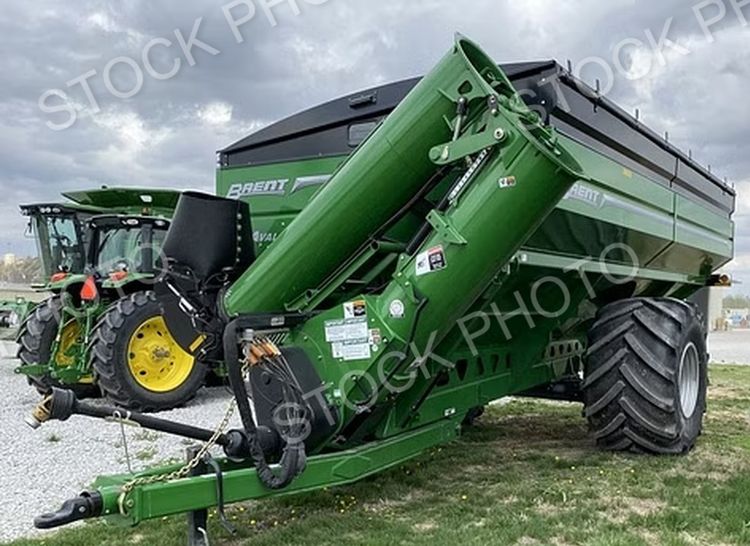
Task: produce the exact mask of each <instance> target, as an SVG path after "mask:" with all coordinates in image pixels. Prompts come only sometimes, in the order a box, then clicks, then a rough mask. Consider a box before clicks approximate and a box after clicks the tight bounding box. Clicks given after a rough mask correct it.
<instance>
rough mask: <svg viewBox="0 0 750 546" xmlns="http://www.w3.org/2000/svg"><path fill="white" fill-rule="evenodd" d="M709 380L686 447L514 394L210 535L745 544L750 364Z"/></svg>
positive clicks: (153, 534) (119, 531) (153, 528)
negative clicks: (605, 446)
mask: <svg viewBox="0 0 750 546" xmlns="http://www.w3.org/2000/svg"><path fill="white" fill-rule="evenodd" d="M711 382H712V385H711V387H710V406H709V410H708V414H707V415H706V422H705V431H704V434H703V436H702V437H701V439H700V441H699V444H698V446H697V448H696V449H695V450H694V451H693V452H692V453H691V454H690V455H688V456H687V457H661V458H657V457H649V456H637V455H615V454H607V453H601V452H599V451H597V450H596V449H595V447H594V445H593V443H592V441H591V438H590V437H589V435H588V434H587V431H586V424H585V421H584V420H583V419H582V418H581V408H580V406H579V405H574V404H558V403H546V402H538V401H528V400H514V401H512V402H511V403H510V404H507V405H504V406H499V407H493V408H492V409H490V410H489V412H488V413H487V414H485V415H484V416H483V417H482V419H481V420H480V422H479V423H478V424H477V426H476V427H474V428H471V429H468V430H467V431H466V433H465V434H464V435H463V436H462V438H461V439H460V440H459V441H456V442H454V443H453V444H450V445H446V446H444V447H443V448H439V449H433V450H431V451H430V452H428V453H426V454H424V455H422V456H421V457H419V458H418V459H415V460H413V461H412V462H410V463H408V464H405V465H404V466H402V467H399V468H396V469H393V470H391V471H389V472H386V473H385V474H381V475H379V476H376V477H374V478H371V479H368V480H365V481H363V482H360V483H358V484H356V485H353V486H348V487H342V488H336V489H330V490H325V491H321V492H318V493H313V494H308V495H305V496H298V497H291V498H287V499H278V500H273V501H264V502H259V503H247V504H244V505H235V506H233V507H232V508H231V509H230V514H231V519H232V520H233V522H234V523H235V524H236V525H237V527H238V529H239V534H238V535H237V536H235V537H231V536H230V535H228V534H227V533H226V532H225V531H223V530H222V529H221V528H220V527H219V526H218V524H217V522H216V518H215V517H213V518H212V520H211V521H212V522H213V525H212V528H211V534H212V539H213V540H212V544H214V545H217V544H218V545H224V546H230V545H231V546H239V545H243V544H248V545H251V544H252V545H282V544H297V545H311V546H312V545H315V546H319V545H323V544H336V545H340V544H347V545H358V544H363V545H364V544H366V545H371V544H383V545H386V544H388V545H391V544H426V545H430V546H436V545H441V544H446V545H455V544H461V545H463V546H467V545H474V544H476V545H485V544H501V545H505V544H508V545H513V544H517V545H523V546H532V545H555V546H564V545H573V544H575V545H578V544H583V545H602V546H603V545H612V546H614V545H643V546H647V545H648V546H651V545H660V544H661V545H665V546H676V545H686V546H689V545H699V544H700V545H711V546H723V545H730V544H731V545H734V544H738V545H739V544H750V472H749V470H750V367H735V366H714V367H712V369H711ZM30 494H33V492H30ZM43 505H44V499H41V498H40V507H42V506H43ZM184 533H185V525H184V519H183V518H182V517H176V518H168V519H165V520H163V521H156V522H149V523H147V524H144V525H141V526H139V527H137V528H132V529H130V528H118V527H112V526H107V525H105V524H103V523H90V524H86V525H83V526H80V527H78V528H74V529H71V530H67V531H63V532H60V533H58V534H55V535H49V536H46V537H45V538H43V539H37V540H21V541H17V542H13V543H12V544H13V545H14V546H32V545H33V546H41V545H45V546H78V545H82V544H92V545H93V544H97V545H99V544H100V545H130V544H143V545H149V546H151V545H158V546H172V545H175V546H178V545H179V546H182V545H184V544H185V535H184Z"/></svg>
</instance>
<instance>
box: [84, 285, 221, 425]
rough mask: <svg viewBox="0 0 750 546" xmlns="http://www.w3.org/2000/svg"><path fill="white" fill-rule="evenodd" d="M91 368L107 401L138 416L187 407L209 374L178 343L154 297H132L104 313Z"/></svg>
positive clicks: (96, 333)
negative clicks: (138, 412)
mask: <svg viewBox="0 0 750 546" xmlns="http://www.w3.org/2000/svg"><path fill="white" fill-rule="evenodd" d="M91 365H92V369H93V370H94V372H95V374H96V378H97V381H98V383H99V387H100V388H101V389H102V392H103V393H104V394H105V395H106V396H107V398H109V399H110V400H111V401H112V402H114V403H115V404H116V405H118V406H121V407H124V408H128V409H131V410H135V411H140V412H152V411H162V410H167V409H172V408H176V407H179V406H181V405H183V404H185V403H186V402H188V401H189V400H190V399H192V398H193V397H194V396H195V394H196V393H197V392H198V390H199V389H200V388H201V387H202V386H203V383H204V381H205V377H206V372H207V366H206V365H205V364H203V363H201V362H199V361H197V360H196V359H195V358H194V357H193V356H192V355H190V354H189V353H187V352H185V351H184V350H183V349H181V348H180V347H179V345H178V344H177V342H176V341H175V340H174V338H173V337H172V335H171V334H170V332H169V330H168V329H167V327H166V324H165V323H164V319H163V317H162V313H161V307H160V305H159V303H158V302H157V300H156V296H155V295H154V293H153V292H136V293H134V294H131V295H130V296H127V297H125V298H122V299H121V300H119V301H118V302H117V303H115V304H114V305H112V306H111V307H110V308H109V309H108V310H107V311H106V312H105V313H104V315H103V316H102V317H101V319H100V321H99V322H98V323H97V325H96V328H95V329H94V333H93V335H92V341H91Z"/></svg>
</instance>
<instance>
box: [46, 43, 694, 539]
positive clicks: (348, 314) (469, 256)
mask: <svg viewBox="0 0 750 546" xmlns="http://www.w3.org/2000/svg"><path fill="white" fill-rule="evenodd" d="M588 180H589V178H588V175H587V173H584V170H583V169H582V168H581V166H580V165H579V162H578V161H577V159H576V158H575V157H574V156H573V155H572V154H571V152H570V151H569V149H568V146H567V145H563V144H562V143H561V141H560V140H559V139H558V135H557V134H556V132H555V131H554V130H553V129H551V128H550V127H548V126H546V125H544V124H542V122H541V118H540V116H539V115H538V114H537V113H536V112H533V111H531V110H530V109H529V108H528V107H527V106H526V105H525V103H524V102H523V101H522V100H521V98H520V97H519V95H518V94H517V93H516V91H515V90H514V88H513V86H512V85H511V83H510V82H509V80H508V79H507V78H506V76H505V74H504V73H503V72H502V71H501V70H500V69H499V68H498V67H497V65H496V64H495V63H494V62H493V61H492V60H491V59H490V58H489V57H487V55H485V53H484V52H482V50H481V49H479V47H477V46H476V45H475V44H473V43H472V42H470V41H469V40H467V39H465V38H463V37H460V36H459V37H458V38H457V40H456V43H455V45H454V47H453V48H452V49H451V51H450V52H449V53H448V54H447V55H446V57H445V58H444V59H443V60H442V61H441V62H440V63H439V64H438V65H437V66H436V67H435V68H434V69H433V70H432V71H431V72H430V73H429V74H428V75H427V76H426V77H424V78H423V79H422V80H421V81H420V82H419V83H418V84H417V85H416V87H414V89H413V90H412V91H411V92H410V93H409V94H408V95H407V96H406V98H405V99H404V100H403V101H401V103H400V104H399V105H398V106H397V107H396V108H395V110H393V112H391V113H390V115H389V116H388V117H387V118H386V119H385V120H384V121H383V122H382V124H380V126H379V127H378V128H377V129H376V130H375V131H374V132H373V133H372V134H371V135H370V136H369V137H368V138H367V139H366V140H365V141H364V142H363V143H362V144H361V145H360V146H359V148H358V149H357V150H356V151H355V152H354V153H353V154H352V155H351V156H350V157H349V158H348V159H347V160H346V161H345V162H344V163H343V164H342V165H341V166H340V168H339V169H338V170H337V171H336V173H335V174H334V175H333V177H332V178H331V179H330V180H329V181H328V182H327V183H326V185H325V186H324V187H323V188H322V189H321V190H320V191H319V192H318V193H317V194H316V196H315V198H314V199H313V200H312V201H311V203H310V204H309V205H308V206H307V207H305V208H304V209H303V210H302V212H301V213H300V214H299V215H298V216H297V217H296V218H295V219H294V221H293V222H291V223H290V224H289V226H288V227H287V228H286V229H285V230H284V231H283V232H282V233H281V234H280V235H279V236H278V237H277V238H276V240H275V241H274V242H273V243H272V244H271V245H270V246H269V247H268V249H267V250H265V251H264V252H263V253H261V254H260V255H259V256H257V257H256V256H255V254H254V252H253V245H252V239H251V227H250V226H251V217H250V210H249V207H248V205H247V204H246V203H243V202H238V201H233V200H228V199H222V198H217V197H211V196H205V195H201V194H194V193H186V194H183V195H182V196H181V198H180V202H179V205H178V207H177V211H176V213H175V215H174V218H173V222H172V224H171V226H170V230H169V233H168V235H167V239H166V241H165V243H164V247H163V248H164V251H165V253H166V255H167V256H168V258H169V266H168V269H169V271H168V273H167V274H166V275H165V278H164V280H163V282H162V283H161V284H160V285H159V286H158V287H157V290H156V292H157V294H158V296H159V298H160V301H161V302H162V305H163V308H164V314H165V319H166V321H167V323H168V325H169V328H170V331H171V332H173V333H174V336H175V339H177V340H178V342H179V343H181V345H182V346H183V347H185V348H190V349H191V351H193V352H197V353H200V352H201V351H206V352H208V353H210V352H213V351H216V350H217V349H221V350H223V354H224V357H225V362H226V367H227V374H228V377H229V380H230V384H231V388H232V391H233V394H234V399H233V401H232V404H231V405H230V407H229V408H228V413H227V417H226V418H225V419H224V420H223V422H222V423H220V424H219V426H218V427H217V429H216V430H215V431H212V432H211V431H203V430H199V429H195V428H193V427H184V426H183V425H178V424H174V423H168V422H165V421H163V420H159V419H155V418H148V419H146V418H144V416H142V415H138V414H131V415H130V417H129V418H130V419H131V420H132V421H134V422H136V423H138V424H140V425H141V426H144V427H149V428H155V429H157V430H162V431H166V432H170V433H176V434H178V435H182V436H187V437H192V438H197V439H200V440H203V441H206V444H205V445H204V447H203V448H202V449H201V450H199V451H198V452H197V453H193V454H191V455H190V458H189V460H188V462H187V463H186V464H185V465H174V466H169V467H163V468H156V469H153V470H149V471H146V472H143V473H141V474H138V475H135V476H133V475H127V476H114V477H104V478H99V479H98V480H97V481H96V482H95V484H94V489H93V490H92V491H88V492H86V493H84V494H83V495H82V496H80V497H77V498H76V499H73V500H71V501H69V503H68V504H67V505H66V506H64V507H63V509H62V510H61V511H60V512H57V513H53V514H49V515H46V516H43V517H41V518H40V519H38V520H37V522H36V523H37V525H39V526H45V527H52V526H57V525H61V524H64V523H67V522H69V521H72V520H73V519H83V518H89V517H97V516H113V517H117V518H120V519H125V520H127V521H129V522H131V523H133V524H136V523H138V522H140V521H143V520H146V519H152V518H157V517H163V516H167V515H171V514H177V513H184V512H188V513H190V514H191V516H190V518H189V522H190V533H189V536H190V537H191V544H200V543H201V540H202V538H201V537H203V536H204V533H205V510H206V509H208V508H210V507H212V506H217V505H218V506H220V507H221V506H223V504H224V503H232V502H238V501H242V500H248V499H259V498H265V497H270V496H275V495H285V494H291V493H300V492H305V491H312V490H316V489H319V488H322V487H328V486H334V485H339V484H345V483H349V482H352V481H355V480H359V479H361V478H363V477H365V476H369V475H371V474H373V473H376V472H379V471H381V470H384V469H386V468H389V467H391V466H393V465H397V464H400V463H402V462H404V461H406V460H407V459H409V458H411V457H414V456H416V455H418V454H419V453H421V452H423V451H424V450H426V449H429V448H430V447H431V446H434V445H437V444H440V443H443V442H446V441H450V440H451V439H454V438H455V437H456V436H457V434H458V433H459V432H460V428H461V424H462V422H463V421H464V420H465V419H467V418H470V417H471V416H472V415H476V414H477V411H478V408H481V407H482V406H484V405H485V404H487V403H488V402H489V401H491V400H493V399H496V398H499V397H501V396H504V395H507V394H511V393H523V392H527V391H529V390H530V389H532V388H534V387H539V386H543V385H549V384H551V383H554V382H555V381H557V380H561V379H567V380H572V379H573V378H575V377H576V376H577V373H578V371H579V370H578V368H574V367H572V364H566V362H567V363H572V362H574V359H573V358H572V357H570V358H569V357H568V356H570V355H572V356H575V355H579V354H580V352H581V349H580V347H581V342H579V341H577V340H576V341H575V342H573V341H570V342H566V343H563V342H559V343H556V344H555V345H554V357H553V358H547V357H545V356H543V357H542V360H541V361H540V359H539V358H540V357H539V355H540V353H542V352H545V354H546V352H547V350H546V348H547V347H548V346H549V344H550V342H554V341H555V340H559V339H560V338H561V336H562V335H563V334H561V332H562V331H563V330H562V327H563V325H564V323H565V321H566V320H567V319H569V318H571V316H574V315H575V314H576V313H577V312H578V307H579V306H578V304H579V303H580V302H582V301H583V298H584V296H585V291H584V290H582V289H580V287H578V286H573V285H571V286H573V289H572V290H571V291H570V294H569V299H570V301H569V302H568V303H570V305H568V306H567V310H566V311H565V312H561V313H560V314H559V316H555V317H554V320H552V319H550V320H546V321H543V320H541V318H542V317H536V318H537V321H538V325H537V327H536V328H534V329H529V328H527V329H526V330H524V331H523V332H522V333H519V334H518V336H517V337H516V338H515V339H513V340H507V339H506V340H503V339H501V338H500V336H499V335H497V333H496V332H495V333H493V334H492V335H493V336H496V337H493V338H492V340H491V343H490V342H488V343H486V344H485V345H483V346H481V347H480V348H479V349H478V351H479V355H478V356H477V354H474V355H473V356H472V353H471V351H470V350H469V349H467V348H465V345H466V344H465V342H464V344H463V345H462V344H461V343H460V340H458V339H457V337H456V332H457V331H458V330H459V328H458V327H457V324H464V321H463V320H462V319H463V317H466V316H467V315H469V314H471V313H474V312H476V311H477V310H481V309H484V308H485V307H491V306H495V301H497V300H496V298H497V296H498V294H499V291H500V290H501V288H503V287H504V286H505V285H510V286H512V281H513V279H514V278H516V277H515V275H514V273H515V272H516V271H517V268H518V267H519V264H518V261H517V260H515V259H514V257H515V256H516V253H517V252H518V250H519V248H520V246H521V245H522V244H524V242H525V241H526V240H527V239H528V237H530V235H531V234H532V233H534V231H535V230H536V229H537V228H538V227H539V226H540V224H541V223H542V222H543V221H544V220H545V218H546V217H547V216H548V214H549V213H550V211H551V210H552V209H553V208H554V207H555V205H556V204H557V203H558V202H559V201H560V200H561V199H562V198H563V196H564V195H565V194H566V192H568V191H569V190H570V188H571V186H572V185H573V184H574V183H575V182H576V181H588ZM566 279H568V277H566ZM568 280H569V279H568ZM560 282H563V281H560ZM678 306H679V307H678ZM583 307H585V306H583ZM604 309H606V307H605V308H604ZM631 312H632V313H638V314H639V315H638V317H639V318H643V319H644V320H645V319H650V318H651V317H652V315H655V316H656V315H658V313H661V315H658V316H659V317H662V320H663V321H666V318H665V317H668V318H669V320H672V322H673V323H675V322H676V321H678V320H685V321H693V320H694V312H693V310H692V308H691V307H690V306H689V305H687V304H684V303H682V302H677V301H676V300H665V301H662V302H659V303H653V302H646V303H642V304H638V305H636V304H635V303H631V304H630V306H627V307H625V308H618V309H617V310H616V311H610V312H607V313H608V314H606V315H605V316H604V317H603V319H607V318H609V319H612V320H619V319H623V317H624V319H623V320H624V321H625V322H623V323H620V322H617V323H616V324H615V325H614V326H613V328H615V330H616V331H615V333H614V334H613V333H612V331H610V330H609V329H608V328H609V325H610V323H609V322H607V321H605V320H603V319H602V320H600V321H599V322H598V323H597V324H598V326H597V328H598V329H596V333H597V335H598V336H600V337H599V338H597V343H596V345H597V346H598V347H599V348H601V347H606V346H607V345H606V342H607V340H608V339H610V338H612V339H614V338H615V336H616V334H617V333H618V332H626V328H625V327H626V326H627V327H629V326H630V325H631V323H632V321H630V320H629V315H628V313H631ZM566 313H567V314H566ZM518 318H519V320H523V317H518ZM513 324H514V328H515V325H516V323H515V322H514V323H513ZM595 326H596V325H595ZM196 329H197V330H198V331H199V332H200V335H199V336H198V337H196V335H195V330H196ZM514 331H517V330H514ZM519 332H520V331H519ZM670 332H671V334H672V335H673V339H670V344H669V345H668V346H667V345H665V346H664V349H665V350H666V349H669V348H670V347H672V346H675V347H677V346H679V345H680V344H682V343H687V342H689V343H690V344H692V345H691V346H692V347H693V350H692V352H690V355H691V360H690V362H691V366H690V370H694V371H695V372H696V374H697V375H695V378H697V379H698V383H695V382H694V381H693V379H695V378H694V377H693V376H692V375H691V377H690V378H689V379H690V381H693V382H692V383H689V384H690V389H691V390H690V392H693V391H695V392H696V393H698V395H697V396H698V397H697V399H696V400H695V401H694V402H695V403H694V404H692V405H693V412H692V413H691V415H690V416H688V417H689V418H690V419H692V420H690V422H689V423H688V425H689V426H688V425H686V424H685V423H683V422H682V421H681V422H680V423H678V424H668V425H669V431H671V430H672V429H673V428H674V429H675V430H677V428H678V427H682V428H679V432H680V433H681V434H682V432H683V431H687V432H685V434H682V435H681V436H680V442H683V443H679V444H678V443H676V441H674V442H672V443H669V442H671V440H669V441H668V440H667V439H664V438H662V439H661V440H659V439H654V440H653V442H652V445H653V446H654V449H653V450H654V451H656V452H659V450H660V449H661V448H662V447H664V446H665V445H668V447H669V448H670V449H672V450H673V451H677V450H683V451H684V450H686V449H689V447H690V446H692V443H693V442H694V441H695V436H697V432H696V429H695V427H696V425H698V430H699V424H700V420H701V418H702V409H703V400H702V399H701V398H700V396H701V395H700V392H701V391H700V389H701V387H702V388H703V389H704V388H705V386H704V385H703V384H702V383H701V382H700V381H701V377H703V376H701V375H700V374H701V373H702V369H703V368H702V367H704V366H705V347H704V346H702V345H701V337H700V329H699V328H698V327H695V328H690V329H682V328H681V327H678V326H677V325H676V324H675V325H674V327H673V328H672V330H671V331H670ZM683 334H686V335H687V336H688V338H685V339H683V338H684V337H685V336H684V335H683ZM584 337H585V335H584ZM625 337H626V338H627V335H626V336H625ZM514 344H515V345H514ZM563 345H565V346H566V347H565V348H563V347H562V346H563ZM558 346H559V347H558ZM462 347H464V348H462ZM509 347H510V348H514V349H513V350H512V351H511V350H508V348H509ZM475 349H476V347H475ZM626 350H627V348H622V349H621V352H622V353H624V352H625V351H626ZM444 351H445V352H444ZM549 353H550V354H552V350H551V349H550V350H549ZM441 354H451V355H458V356H457V358H456V360H455V361H450V362H449V361H446V359H445V358H443V357H441V356H440V355H441ZM561 354H565V355H566V357H565V358H559V355H561ZM599 355H600V358H604V362H605V363H606V364H607V366H609V368H608V369H610V370H611V369H612V367H611V363H610V360H612V359H609V358H608V357H607V355H606V354H605V353H604V352H600V353H599ZM664 358H665V359H666V358H667V356H666V353H665V355H664ZM665 362H667V360H665ZM670 362H671V361H670ZM561 363H562V365H560V364H561ZM670 365H671V364H670ZM604 371H607V370H604ZM604 371H598V372H596V374H592V376H591V377H593V379H591V378H590V379H591V381H592V382H594V383H596V386H597V387H598V388H601V387H602V385H605V384H604V383H597V382H596V381H595V380H597V379H598V378H601V377H602V376H603V375H605V374H604ZM665 374H667V375H669V377H671V376H673V375H675V374H674V372H673V371H672V370H667V371H666V372H665ZM597 376H598V377H597ZM613 377H614V383H613V385H612V386H611V389H614V390H612V392H614V395H612V394H611V393H610V394H608V395H607V397H605V400H604V402H606V401H608V400H609V399H614V397H615V396H617V395H619V394H620V393H621V392H626V391H625V387H624V383H622V382H618V379H617V377H616V376H613ZM607 381H609V378H607ZM606 387H607V388H608V389H609V388H610V385H609V383H606ZM693 387H695V388H693ZM617 389H619V390H617ZM605 390H606V389H605ZM584 394H585V393H584ZM594 394H596V393H594ZM626 394H627V392H626ZM668 403H671V401H669V400H665V404H668ZM594 404H595V405H602V404H603V402H602V401H601V400H598V399H597V400H595V402H594ZM235 409H236V410H237V411H238V413H239V416H240V418H241V423H242V428H241V429H240V430H239V431H229V432H225V430H224V429H225V428H226V426H227V423H228V421H229V416H230V415H231V412H232V411H234V410H235ZM672 409H673V410H674V406H672ZM589 410H590V411H591V413H592V419H599V420H600V421H602V422H603V417H602V416H601V415H599V414H598V411H597V409H596V407H594V408H589ZM74 413H82V414H85V415H88V416H91V417H104V418H107V417H112V416H115V417H118V416H119V417H118V418H120V419H122V418H125V419H127V418H128V416H127V415H126V414H124V413H123V412H122V410H119V409H117V408H92V407H90V406H88V405H85V404H81V403H79V402H77V401H76V400H75V398H74V397H71V396H70V395H65V398H64V397H63V395H62V394H61V393H59V392H57V391H56V392H55V393H54V394H53V395H52V397H51V398H49V399H47V400H46V401H45V403H44V404H42V405H41V406H40V407H39V408H37V411H36V414H35V418H36V422H44V421H48V420H51V419H55V418H67V417H68V416H69V415H71V414H74ZM115 414H116V415H115ZM612 418H613V423H609V424H606V425H605V427H606V428H607V431H608V433H612V434H614V433H619V432H621V430H620V429H619V428H618V427H619V426H621V425H622V426H624V427H625V428H624V431H625V433H626V434H630V433H633V434H635V435H636V436H637V435H638V434H641V431H640V429H639V428H637V426H635V424H633V423H632V422H631V421H629V419H630V418H631V417H630V416H629V415H624V414H622V415H618V414H617V413H616V412H615V413H612ZM686 422H687V421H686ZM636 424H637V423H636ZM209 432H211V434H210V435H209ZM670 433H671V432H670ZM625 440H627V438H622V439H619V438H618V442H619V443H618V445H619V446H620V447H621V448H624V447H627V446H626V445H625ZM660 442H661V443H660ZM213 444H217V445H222V446H223V447H224V449H225V451H226V454H227V455H228V457H227V458H225V459H222V460H218V461H215V460H213V459H206V457H205V455H206V453H207V451H208V449H209V448H210V447H211V446H212V445H213ZM664 450H666V448H664ZM207 461H208V462H207ZM204 463H205V464H204ZM209 463H210V464H209ZM76 509H77V510H78V512H77V513H76V512H75V510H76ZM73 513H76V516H75V517H74V516H73V515H72V514H73Z"/></svg>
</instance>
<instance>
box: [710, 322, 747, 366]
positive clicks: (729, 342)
mask: <svg viewBox="0 0 750 546" xmlns="http://www.w3.org/2000/svg"><path fill="white" fill-rule="evenodd" d="M708 352H709V353H710V354H711V361H712V362H721V363H724V364H750V330H733V331H731V332H711V334H710V335H709V336H708Z"/></svg>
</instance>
